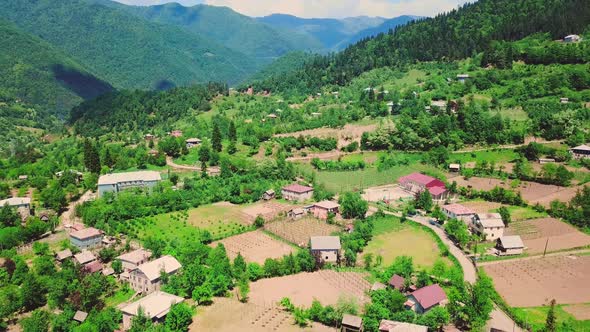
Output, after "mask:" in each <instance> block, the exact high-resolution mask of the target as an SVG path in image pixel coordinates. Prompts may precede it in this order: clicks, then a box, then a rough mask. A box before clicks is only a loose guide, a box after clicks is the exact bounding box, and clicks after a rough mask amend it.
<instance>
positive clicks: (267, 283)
mask: <svg viewBox="0 0 590 332" xmlns="http://www.w3.org/2000/svg"><path fill="white" fill-rule="evenodd" d="M370 287H371V284H370V283H369V282H368V281H366V280H365V274H363V273H358V272H336V271H333V270H321V271H317V272H313V273H307V272H304V273H298V274H295V275H290V276H284V277H278V278H270V279H263V280H259V281H257V282H254V283H252V284H251V285H250V302H252V303H254V304H258V305H262V306H268V305H269V304H272V303H277V302H278V301H280V300H281V299H282V298H283V297H288V298H289V299H291V301H292V302H293V304H295V305H296V306H305V307H309V306H311V303H312V301H313V300H314V299H317V300H318V301H320V302H321V303H322V304H323V305H327V304H336V303H338V300H339V299H340V298H352V299H356V301H357V303H358V304H359V305H363V304H364V303H366V302H368V301H370V298H369V297H368V296H367V294H366V292H367V291H368V290H369V289H370Z"/></svg>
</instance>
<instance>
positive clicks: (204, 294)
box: [192, 283, 213, 305]
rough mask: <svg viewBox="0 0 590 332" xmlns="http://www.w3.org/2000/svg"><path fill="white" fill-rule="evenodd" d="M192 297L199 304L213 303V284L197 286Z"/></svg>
mask: <svg viewBox="0 0 590 332" xmlns="http://www.w3.org/2000/svg"><path fill="white" fill-rule="evenodd" d="M192 298H193V300H195V302H197V304H199V305H203V304H209V303H211V300H212V299H213V291H212V290H211V286H209V284H207V283H205V284H203V285H201V286H199V287H197V288H195V290H194V291H193V294H192Z"/></svg>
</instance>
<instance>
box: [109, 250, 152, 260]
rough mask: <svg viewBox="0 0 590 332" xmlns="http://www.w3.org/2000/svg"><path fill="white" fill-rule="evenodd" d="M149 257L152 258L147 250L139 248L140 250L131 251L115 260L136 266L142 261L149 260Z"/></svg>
mask: <svg viewBox="0 0 590 332" xmlns="http://www.w3.org/2000/svg"><path fill="white" fill-rule="evenodd" d="M150 257H152V253H151V252H150V251H148V250H145V249H143V248H141V249H137V250H133V251H130V252H128V253H126V254H123V255H120V256H117V259H118V260H121V261H125V262H129V263H133V264H138V263H140V262H141V261H143V260H144V259H146V258H150Z"/></svg>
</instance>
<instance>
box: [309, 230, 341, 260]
mask: <svg viewBox="0 0 590 332" xmlns="http://www.w3.org/2000/svg"><path fill="white" fill-rule="evenodd" d="M310 242H311V254H312V255H313V256H314V257H315V258H316V260H317V261H318V263H339V262H340V249H342V245H341V244H340V237H339V236H312V237H311V240H310Z"/></svg>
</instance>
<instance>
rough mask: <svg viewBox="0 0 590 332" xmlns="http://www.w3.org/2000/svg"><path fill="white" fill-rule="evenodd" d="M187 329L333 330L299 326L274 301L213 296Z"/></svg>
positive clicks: (217, 331)
mask: <svg viewBox="0 0 590 332" xmlns="http://www.w3.org/2000/svg"><path fill="white" fill-rule="evenodd" d="M189 331H195V332H197V331H198V332H235V331H260V332H276V331H281V332H329V331H334V329H333V328H330V327H327V326H325V325H321V324H318V323H312V324H311V326H309V327H306V328H300V327H299V326H297V325H295V324H294V320H293V317H292V316H291V315H290V314H289V313H287V312H285V311H283V310H282V309H280V308H278V307H277V304H276V303H272V304H269V305H268V306H264V305H259V304H254V303H251V302H249V303H241V302H239V301H238V300H236V299H235V298H216V299H215V301H214V303H213V304H212V305H210V306H207V307H199V312H198V314H197V315H196V316H195V317H194V318H193V323H192V324H191V325H190V326H189Z"/></svg>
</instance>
